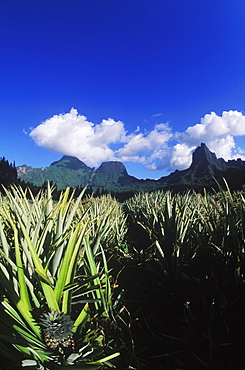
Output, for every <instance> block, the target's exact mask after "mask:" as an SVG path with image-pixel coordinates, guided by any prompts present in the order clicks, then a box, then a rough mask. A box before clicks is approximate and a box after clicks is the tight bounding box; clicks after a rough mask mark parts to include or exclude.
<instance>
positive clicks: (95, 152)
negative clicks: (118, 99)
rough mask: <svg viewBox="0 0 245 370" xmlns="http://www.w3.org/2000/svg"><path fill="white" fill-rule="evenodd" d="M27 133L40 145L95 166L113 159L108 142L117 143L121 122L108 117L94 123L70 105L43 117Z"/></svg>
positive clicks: (122, 127)
mask: <svg viewBox="0 0 245 370" xmlns="http://www.w3.org/2000/svg"><path fill="white" fill-rule="evenodd" d="M30 136H31V137H32V138H33V139H34V141H35V142H36V144H37V145H39V146H41V147H44V148H46V149H49V150H51V151H54V152H57V153H62V154H67V155H71V156H74V157H77V158H79V159H80V160H82V161H84V162H85V163H86V164H87V165H89V166H97V165H99V164H100V163H101V161H107V160H114V159H115V155H114V151H113V150H112V149H111V148H110V144H113V143H117V142H121V141H122V140H123V137H124V136H125V131H124V124H123V123H122V122H121V121H114V120H113V119H111V118H109V119H108V120H103V121H102V122H101V123H100V124H99V125H95V124H94V123H92V122H89V121H88V120H87V118H86V117H85V116H83V115H80V114H78V112H77V110H76V109H74V108H72V109H71V111H70V112H69V113H66V114H60V115H55V116H53V117H52V118H50V119H47V120H46V121H45V122H43V123H41V124H40V125H39V126H37V127H36V128H34V129H33V130H32V131H31V133H30Z"/></svg>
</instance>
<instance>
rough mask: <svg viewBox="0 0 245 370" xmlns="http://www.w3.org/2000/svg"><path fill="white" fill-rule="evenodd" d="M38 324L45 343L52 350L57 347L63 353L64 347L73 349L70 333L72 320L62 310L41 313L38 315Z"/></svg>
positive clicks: (73, 344) (73, 343)
mask: <svg viewBox="0 0 245 370" xmlns="http://www.w3.org/2000/svg"><path fill="white" fill-rule="evenodd" d="M40 326H41V328H42V332H43V335H44V341H45V343H46V345H47V346H48V347H49V348H51V349H52V350H56V349H58V351H59V352H60V353H61V354H63V355H64V354H65V352H64V349H65V348H70V349H71V350H74V349H75V342H74V339H73V335H72V332H71V330H72V328H73V326H74V325H73V321H72V320H71V319H70V316H69V315H66V314H65V313H64V312H57V311H55V310H51V312H48V313H43V314H42V315H41V317H40Z"/></svg>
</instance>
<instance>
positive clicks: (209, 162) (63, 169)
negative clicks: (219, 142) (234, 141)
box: [17, 143, 245, 192]
mask: <svg viewBox="0 0 245 370" xmlns="http://www.w3.org/2000/svg"><path fill="white" fill-rule="evenodd" d="M17 173H18V177H19V178H20V179H21V180H24V181H25V182H30V183H33V184H34V185H37V186H41V185H42V184H43V182H44V181H48V180H49V181H53V182H54V183H56V184H57V187H58V189H63V188H66V187H67V186H71V187H78V186H82V187H84V186H85V185H90V186H91V187H92V188H93V189H97V188H104V189H107V190H109V191H120V192H121V191H140V190H144V191H151V190H156V189H173V190H175V191H182V190H185V189H187V188H194V189H195V190H197V191H200V190H201V189H203V188H204V187H205V188H207V189H210V188H211V187H215V180H214V178H216V179H217V180H218V181H221V182H222V178H225V179H226V180H227V182H228V183H229V185H230V187H231V189H234V190H237V189H241V188H242V186H243V185H244V184H245V161H242V160H241V159H237V160H231V161H228V162H226V161H224V159H222V158H217V157H216V155H215V153H212V152H211V151H210V150H209V149H208V147H207V146H206V145H205V144H204V143H201V145H200V146H199V147H197V148H196V150H195V151H194V152H193V154H192V163H191V166H190V167H189V168H188V169H186V170H182V171H178V170H176V171H175V172H173V173H171V174H170V175H168V176H164V177H161V178H160V179H159V180H150V179H147V180H139V179H137V178H136V177H134V176H130V175H129V174H128V173H127V170H126V168H125V166H124V164H123V163H121V162H118V161H110V162H103V163H102V164H101V165H100V167H99V168H97V169H95V168H91V167H88V166H87V165H86V164H85V163H84V162H82V161H80V160H79V159H77V158H75V157H70V156H63V157H62V158H61V159H60V160H59V161H56V162H53V163H51V165H50V166H49V167H43V168H33V167H29V166H27V165H23V166H19V167H17Z"/></svg>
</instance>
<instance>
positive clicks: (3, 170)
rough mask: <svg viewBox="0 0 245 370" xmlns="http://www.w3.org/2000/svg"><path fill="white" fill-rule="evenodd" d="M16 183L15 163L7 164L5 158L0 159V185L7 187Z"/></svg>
mask: <svg viewBox="0 0 245 370" xmlns="http://www.w3.org/2000/svg"><path fill="white" fill-rule="evenodd" d="M16 183H18V177H17V170H16V168H15V163H9V161H8V160H7V159H6V158H5V157H0V184H1V185H4V186H5V187H8V186H9V185H10V184H16Z"/></svg>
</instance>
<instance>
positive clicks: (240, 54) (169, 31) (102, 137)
mask: <svg viewBox="0 0 245 370" xmlns="http://www.w3.org/2000/svg"><path fill="white" fill-rule="evenodd" d="M244 19H245V2H244V1H243V0H171V1H169V0H27V1H24V0H16V1H11V0H1V1H0V45H1V58H0V74H1V78H0V96H1V99H0V122H1V135H0V156H5V157H6V158H7V159H8V160H9V161H11V162H13V161H15V162H16V165H22V164H24V163H25V164H28V165H30V166H33V167H45V166H48V165H50V163H51V162H53V161H55V160H58V159H59V158H61V156H62V155H63V154H67V155H74V156H77V157H78V158H80V159H81V160H83V161H84V162H85V163H86V164H88V165H89V166H92V167H97V166H98V165H99V164H100V163H101V162H102V161H106V160H120V161H122V162H123V163H124V164H125V166H126V168H127V170H128V172H129V173H130V174H131V175H134V176H136V177H138V178H145V177H149V178H158V177H161V176H164V175H166V174H168V173H169V172H170V171H173V170H175V169H176V168H178V169H180V170H181V169H184V168H186V167H188V166H189V164H190V160H191V153H192V151H193V150H194V148H195V147H196V146H198V145H200V143H201V142H205V143H206V144H207V145H208V146H209V148H210V149H211V150H212V151H214V152H215V153H216V155H217V156H218V157H221V156H222V157H224V158H225V159H226V160H227V159H231V158H238V157H241V158H243V159H245V140H244V138H245V116H244V115H245V63H244V62H245V25H244Z"/></svg>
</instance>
